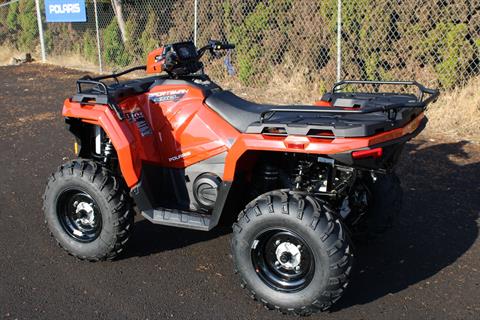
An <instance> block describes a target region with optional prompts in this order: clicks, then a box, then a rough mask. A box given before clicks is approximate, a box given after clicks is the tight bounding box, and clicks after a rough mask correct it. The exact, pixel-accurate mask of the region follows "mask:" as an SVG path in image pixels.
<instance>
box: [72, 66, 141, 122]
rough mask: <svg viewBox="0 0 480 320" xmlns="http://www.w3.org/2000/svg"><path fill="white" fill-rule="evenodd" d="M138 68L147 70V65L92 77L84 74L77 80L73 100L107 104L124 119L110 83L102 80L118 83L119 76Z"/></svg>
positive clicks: (84, 102) (82, 102)
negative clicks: (109, 85) (110, 88)
mask: <svg viewBox="0 0 480 320" xmlns="http://www.w3.org/2000/svg"><path fill="white" fill-rule="evenodd" d="M137 70H146V66H139V67H134V68H130V69H128V70H125V71H122V72H119V73H112V74H108V75H104V76H100V77H95V78H92V77H91V76H88V75H87V76H84V77H82V78H81V79H79V80H77V94H76V95H75V96H74V97H73V98H72V100H73V101H75V102H79V103H81V104H104V105H107V106H108V107H109V108H110V109H112V110H113V111H114V112H115V114H116V115H117V117H118V118H119V119H120V120H123V119H125V115H124V114H123V112H122V109H120V107H119V106H118V105H117V104H116V103H115V102H114V99H113V98H112V96H111V94H110V92H109V90H108V85H107V84H106V83H105V82H102V81H101V80H106V79H114V80H115V82H116V83H117V84H118V83H119V81H118V77H121V76H123V75H125V74H127V73H130V72H133V71H137ZM86 85H88V86H89V88H88V89H86V90H85V87H84V86H86Z"/></svg>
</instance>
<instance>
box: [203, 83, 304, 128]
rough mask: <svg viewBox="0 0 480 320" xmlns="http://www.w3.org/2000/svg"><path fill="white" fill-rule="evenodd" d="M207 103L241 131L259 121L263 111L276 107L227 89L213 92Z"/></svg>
mask: <svg viewBox="0 0 480 320" xmlns="http://www.w3.org/2000/svg"><path fill="white" fill-rule="evenodd" d="M205 103H206V104H207V105H208V106H209V107H210V108H211V109H212V110H213V111H215V112H216V113H218V114H219V115H220V116H221V117H222V118H223V119H225V120H226V121H227V122H228V123H230V124H231V125H232V126H233V127H235V128H236V129H237V130H238V131H240V132H245V130H246V129H247V128H248V126H249V125H250V124H252V123H253V122H257V121H259V120H260V115H261V113H262V112H265V111H268V110H270V109H272V108H275V107H276V106H274V105H266V104H257V103H253V102H250V101H247V100H244V99H242V98H240V97H238V96H236V95H235V94H233V93H232V92H230V91H227V90H225V91H220V92H216V93H213V94H211V95H210V96H209V97H208V98H207V99H206V100H205ZM292 108H295V107H292Z"/></svg>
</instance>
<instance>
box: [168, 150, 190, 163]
mask: <svg viewBox="0 0 480 320" xmlns="http://www.w3.org/2000/svg"><path fill="white" fill-rule="evenodd" d="M190 155H192V153H191V152H190V151H188V152H185V153H182V154H179V155H177V156H174V157H171V158H168V162H172V161H177V160H180V159H183V158H186V157H188V156H190Z"/></svg>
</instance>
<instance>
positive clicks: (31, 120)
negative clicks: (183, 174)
mask: <svg viewBox="0 0 480 320" xmlns="http://www.w3.org/2000/svg"><path fill="white" fill-rule="evenodd" d="M81 75H83V72H79V71H72V70H68V69H63V68H58V67H53V66H45V65H40V64H30V65H23V66H18V67H0V88H1V91H0V106H1V113H0V121H1V123H2V125H1V126H0V150H1V154H0V168H1V170H2V171H1V173H0V226H1V227H0V270H1V273H0V318H4V319H32V318H34V319H62V318H71V319H84V318H95V319H107V318H110V319H111V318H115V319H141V318H142V319H167V318H168V319H170V318H172V319H290V317H287V316H281V315H280V314H278V313H276V312H271V311H267V310H264V309H263V308H262V307H261V306H260V305H259V304H257V303H255V302H253V301H251V300H250V298H249V297H248V296H247V295H246V292H244V291H243V290H242V289H241V288H240V286H239V282H238V280H237V278H236V277H235V275H234V274H233V271H232V262H231V257H230V252H229V239H230V227H228V226H225V227H220V228H217V229H215V230H214V231H213V232H211V233H202V232H197V231H191V230H184V229H176V228H168V227H162V226H156V225H152V224H150V223H148V222H146V221H145V220H143V219H141V218H137V221H136V225H135V231H134V233H133V237H132V239H131V242H130V244H129V246H128V249H127V250H126V252H125V255H123V256H122V257H121V258H120V259H119V260H117V261H115V262H105V263H103V262H102V263H88V262H81V261H77V260H75V259H74V258H72V257H71V256H68V255H67V254H65V253H64V252H63V251H62V250H61V249H60V248H58V247H56V246H55V244H54V242H53V241H52V240H51V239H50V237H49V235H48V232H47V230H46V228H45V227H44V225H43V217H42V215H43V214H42V210H41V196H42V194H43V190H44V186H45V182H46V178H47V176H48V175H49V174H50V173H51V172H52V171H53V170H54V169H55V168H56V167H57V166H58V165H60V164H61V163H62V162H63V161H65V160H66V159H68V158H71V157H72V151H71V149H72V142H73V139H72V136H71V135H70V133H68V132H67V130H65V128H64V122H63V119H62V118H61V106H62V102H63V99H64V98H65V97H67V96H68V95H70V94H72V93H73V91H74V90H75V87H74V84H75V80H76V79H77V78H79V77H80V76H81ZM479 161H480V145H479V144H477V143H474V142H469V141H465V140H461V139H458V140H453V139H446V138H445V137H442V136H438V135H436V136H434V135H425V134H423V135H420V136H419V137H417V138H416V139H415V140H413V141H412V142H411V143H409V144H408V145H407V148H406V150H405V152H404V154H403V156H402V159H401V161H400V166H399V168H398V173H399V176H400V178H401V180H402V183H403V188H404V190H405V195H404V207H403V211H402V216H401V218H400V220H399V221H398V223H397V224H396V226H395V227H394V228H393V230H391V232H389V233H388V234H387V235H386V236H385V237H384V238H382V239H381V240H379V241H376V242H373V243H369V244H366V245H361V246H359V247H357V248H356V250H357V257H358V260H357V264H356V269H355V273H354V276H353V279H352V282H351V286H350V287H349V289H348V290H347V293H346V295H345V296H344V297H343V298H342V299H341V300H340V301H339V303H337V304H336V306H335V307H334V309H333V310H331V311H329V312H326V313H323V314H320V315H315V316H312V317H310V319H352V320H355V319H389V320H391V319H478V318H479V314H480V301H479V298H478V297H479V294H480V240H479V237H478V233H479V222H480V221H479V212H480V185H479V177H480V163H479Z"/></svg>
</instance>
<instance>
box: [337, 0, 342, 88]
mask: <svg viewBox="0 0 480 320" xmlns="http://www.w3.org/2000/svg"><path fill="white" fill-rule="evenodd" d="M340 80H342V0H338V5H337V81H340Z"/></svg>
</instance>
